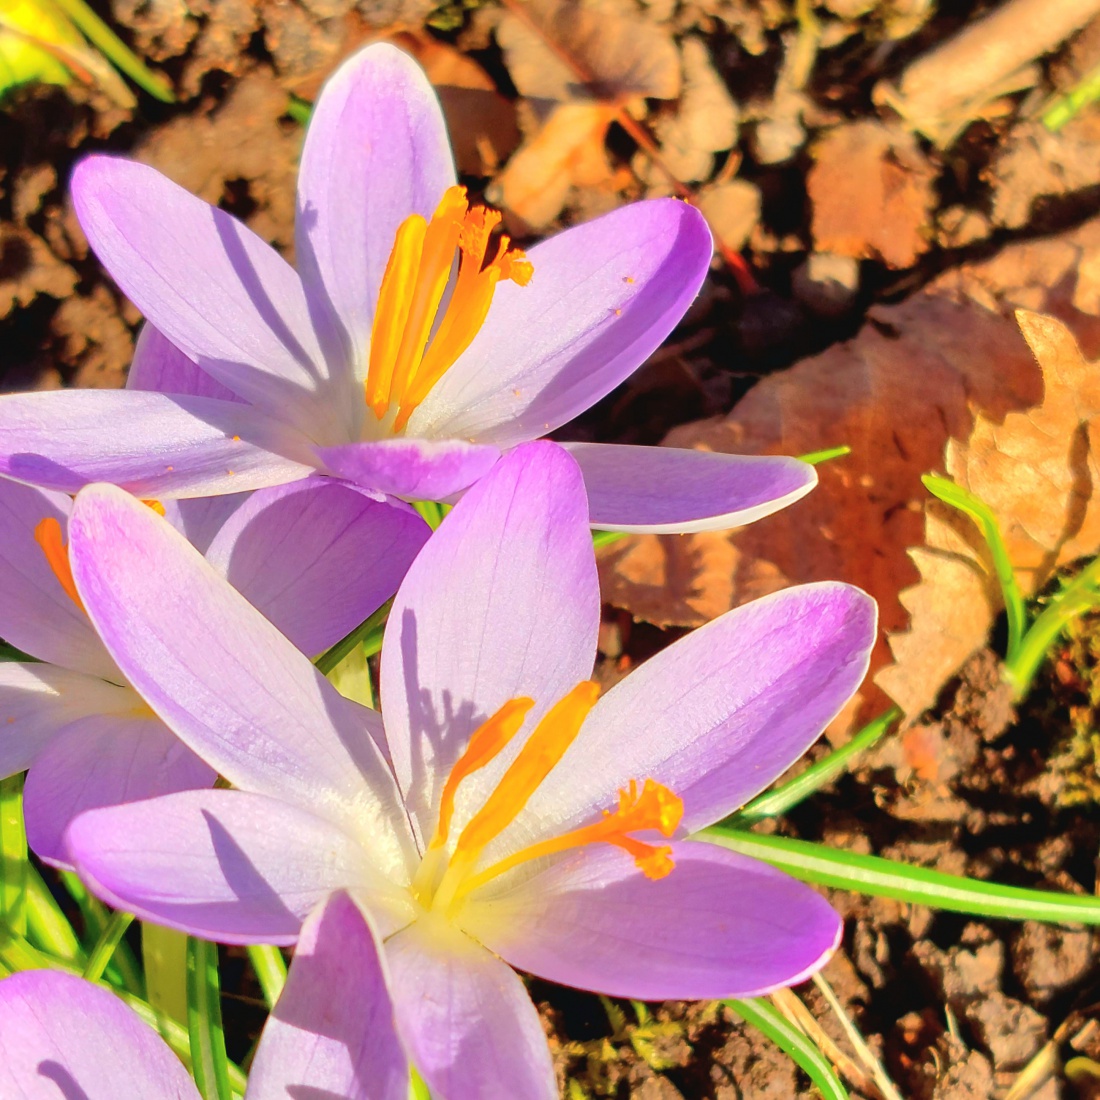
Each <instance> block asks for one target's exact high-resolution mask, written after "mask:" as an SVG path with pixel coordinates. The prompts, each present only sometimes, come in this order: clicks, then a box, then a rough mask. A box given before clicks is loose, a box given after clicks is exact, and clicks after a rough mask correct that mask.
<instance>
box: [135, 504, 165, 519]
mask: <svg viewBox="0 0 1100 1100" xmlns="http://www.w3.org/2000/svg"><path fill="white" fill-rule="evenodd" d="M141 503H142V504H144V505H145V507H146V508H152V509H153V511H154V512H156V514H157V515H158V516H163V515H164V505H163V504H161V502H160V501H159V500H143V501H142V502H141Z"/></svg>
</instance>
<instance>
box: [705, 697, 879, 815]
mask: <svg viewBox="0 0 1100 1100" xmlns="http://www.w3.org/2000/svg"><path fill="white" fill-rule="evenodd" d="M900 717H901V711H900V710H898V708H897V707H892V708H891V709H890V710H888V711H887V712H886V713H885V714H880V715H879V716H878V717H877V718H875V719H874V720H872V721H871V722H868V723H867V725H866V726H864V727H863V729H861V730H860V731H859V733H857V734H856V735H855V736H854V737H853V738H852V739H851V740H850V741H849V742H848V743H847V744H846V745H842V746H841V747H840V748H839V749H837V750H836V751H835V752H831V753H829V755H828V756H826V757H824V758H823V759H821V760H819V761H818V762H817V763H816V764H812V765H811V766H810V767H808V768H807V769H806V770H805V771H804V772H802V774H801V775H796V776H795V777H794V779H791V780H789V781H788V782H786V783H784V784H783V785H782V786H780V787H776V788H775V790H773V791H765V792H764V793H763V794H761V795H757V796H756V798H754V799H753V800H752V801H751V802H750V803H749V804H748V805H747V806H744V807H742V809H740V810H739V811H738V812H737V813H735V814H734V815H733V816H732V817H731V818H729V819H727V820H726V821H725V822H724V823H723V824H725V825H728V826H742V825H751V824H752V823H753V822H754V821H759V820H760V819H761V818H764V817H778V816H779V814H784V813H786V812H787V811H788V810H789V809H790V808H791V807H792V806H797V805H798V803H799V802H802V801H804V800H805V799H806V798H808V797H809V796H810V795H811V794H813V793H814V792H815V791H818V790H820V789H821V788H822V787H824V786H825V784H826V783H828V782H829V781H830V780H831V779H833V778H835V777H836V776H837V775H839V774H840V773H841V772H843V771H846V770H847V769H848V767H849V765H850V764H851V762H852V761H853V760H854V759H855V758H856V757H857V756H858V755H859V754H860V753H861V752H866V750H867V749H869V748H870V747H871V746H872V745H873V744H874V743H875V742H876V741H877V740H878V739H879V738H880V737H882V735H883V734H884V733H885V732H886V731H887V730H888V729H889V728H890V727H891V726H892V725H893V724H894V722H896V721H897V720H898V719H899V718H900Z"/></svg>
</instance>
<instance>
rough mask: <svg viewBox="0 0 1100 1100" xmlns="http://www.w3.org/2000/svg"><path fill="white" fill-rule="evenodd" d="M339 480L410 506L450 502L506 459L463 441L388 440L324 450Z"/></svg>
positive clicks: (324, 458)
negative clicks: (410, 502)
mask: <svg viewBox="0 0 1100 1100" xmlns="http://www.w3.org/2000/svg"><path fill="white" fill-rule="evenodd" d="M317 454H318V456H319V457H320V459H321V461H322V462H323V463H324V464H325V467H326V468H327V469H328V470H329V471H330V472H331V473H333V474H335V475H336V476H337V477H342V478H345V479H346V480H348V481H351V482H354V483H355V484H356V485H361V486H362V487H363V488H364V489H373V490H375V491H376V492H379V493H390V494H391V495H393V496H395V497H405V498H406V499H407V500H444V499H446V498H447V497H449V496H452V495H453V494H455V493H460V492H462V490H463V489H465V488H467V487H468V486H470V485H472V484H473V483H474V482H475V481H477V479H478V478H480V477H483V476H484V475H485V474H487V473H488V472H489V471H490V470H491V469H492V468H493V465H494V464H495V463H496V461H497V460H498V459H499V458H500V451H499V450H498V449H497V448H496V447H482V446H478V445H476V444H473V443H464V442H462V440H460V439H439V440H432V439H384V440H381V441H380V442H377V443H349V444H347V445H346V446H344V447H318V448H317Z"/></svg>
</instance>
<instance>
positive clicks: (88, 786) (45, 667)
mask: <svg viewBox="0 0 1100 1100" xmlns="http://www.w3.org/2000/svg"><path fill="white" fill-rule="evenodd" d="M135 503H136V502H135ZM171 503H172V502H169V504H171ZM233 503H234V508H233V509H232V510H231V511H230V513H229V514H228V517H227V518H226V517H225V516H224V515H222V516H219V515H218V509H217V507H216V506H215V507H213V508H211V507H209V506H208V505H207V502H204V501H181V502H179V504H180V507H179V508H176V509H173V510H172V512H171V513H169V514H170V515H172V517H173V519H174V520H175V521H176V522H177V523H178V524H179V525H181V526H182V527H184V528H185V529H186V528H190V529H191V530H192V531H193V532H194V533H195V537H197V538H199V539H200V540H201V542H202V543H203V545H204V549H205V550H206V559H207V561H208V562H209V564H210V567H211V568H213V569H214V570H216V571H217V572H218V573H219V574H220V575H222V576H224V577H226V578H227V579H228V581H229V583H231V584H233V585H234V586H235V587H236V588H237V589H238V590H239V591H240V592H243V593H244V595H245V596H246V597H247V598H248V599H249V600H251V601H252V603H253V604H254V605H255V606H256V607H258V608H260V610H261V611H263V612H264V614H266V615H267V617H268V618H269V619H270V620H271V621H272V622H273V623H275V625H276V626H277V627H278V628H279V629H280V630H281V631H282V632H283V633H284V634H286V635H287V637H288V638H290V639H291V641H292V642H293V643H294V644H295V645H296V646H298V647H299V648H300V649H301V650H302V651H303V652H304V653H306V654H310V655H313V654H316V653H319V652H321V651H323V650H324V649H327V648H328V647H329V646H330V645H332V644H333V643H335V642H337V641H339V639H340V638H342V637H343V636H344V635H345V634H347V633H348V631H350V630H352V629H353V628H354V627H355V626H357V625H358V624H359V623H360V622H362V621H363V620H364V619H365V618H366V617H367V616H368V615H370V614H371V613H372V612H373V611H374V610H376V609H377V608H378V607H379V606H381V604H382V603H383V602H384V601H385V600H387V599H388V598H389V597H390V596H391V595H393V593H394V592H395V591H396V589H397V586H398V584H399V582H400V581H401V578H402V577H403V576H404V574H405V570H406V569H407V568H408V567H409V564H410V563H411V562H412V560H413V558H414V557H415V556H416V554H417V552H418V551H419V550H420V548H421V546H423V545H424V542H425V541H426V540H427V537H428V534H429V529H428V526H427V524H426V523H424V521H423V520H422V519H421V518H420V517H419V516H417V515H416V514H415V513H414V512H413V511H412V509H411V508H409V507H408V506H407V505H405V504H394V503H391V502H387V501H385V500H383V499H380V498H378V497H377V496H376V495H375V494H371V493H368V492H366V491H364V490H361V489H359V488H357V487H356V486H354V485H351V484H349V483H347V482H340V481H334V480H332V479H331V478H318V477H313V478H309V479H307V480H305V481H300V482H297V483H295V484H292V485H286V486H280V487H278V488H273V489H261V490H258V491H257V492H255V493H253V494H251V495H250V496H247V499H244V500H243V502H241V501H235V502H233ZM136 506H137V507H139V508H144V505H142V504H136ZM71 509H72V501H71V500H70V499H69V497H67V496H65V495H64V494H62V493H52V492H47V491H45V490H42V489H35V488H32V487H30V486H26V485H19V484H17V483H16V482H13V481H7V480H3V479H0V637H3V638H4V639H5V640H6V641H8V642H9V643H11V644H12V645H14V646H16V647H17V648H19V649H21V650H22V651H23V652H24V653H27V654H28V655H30V656H32V657H34V658H36V660H35V661H34V662H22V661H12V662H5V663H2V664H0V777H3V776H8V775H14V774H16V773H18V772H21V771H24V770H25V769H27V768H30V773H29V775H28V776H27V784H26V788H25V792H24V812H25V815H26V822H27V834H28V839H29V841H30V844H31V847H32V848H33V849H34V851H35V852H36V853H37V854H38V855H39V856H40V857H42V858H43V859H45V860H47V861H48V862H51V863H62V864H64V863H65V861H66V856H65V851H64V847H63V844H62V837H63V835H64V832H65V829H66V827H67V826H68V823H69V821H70V820H71V819H72V818H73V816H74V815H76V814H77V813H79V812H81V811H82V810H86V809H88V808H90V807H92V806H104V805H113V804H115V803H119V802H126V801H131V800H133V799H141V798H149V797H151V796H153V795H156V794H164V793H167V792H169V791H178V790H190V789H193V788H196V787H209V786H210V785H211V784H212V783H213V782H214V779H215V772H214V771H213V770H212V769H211V768H210V767H209V766H208V765H207V764H205V763H204V762H203V761H202V760H200V759H199V757H197V756H196V755H195V754H194V753H193V752H192V751H191V750H190V749H189V748H187V747H186V746H185V745H183V744H182V743H181V742H180V741H179V740H177V738H176V737H175V736H174V735H173V734H172V732H171V731H170V730H169V729H168V727H167V726H165V725H164V723H163V722H161V721H160V719H159V718H157V716H156V715H155V714H154V713H153V712H152V711H151V710H150V709H149V708H148V706H146V705H145V703H144V702H143V701H142V699H141V697H140V695H138V694H137V692H135V691H134V689H133V688H132V687H130V685H129V682H128V681H127V679H126V676H125V675H124V674H123V672H122V671H121V670H120V669H119V667H118V665H117V664H116V663H115V662H114V661H113V660H112V658H111V656H110V654H109V653H108V651H107V650H106V649H105V648H104V646H103V643H102V642H101V641H100V640H99V637H98V635H97V634H96V632H95V628H94V627H93V626H92V624H91V622H90V621H89V619H88V616H87V615H86V614H85V612H84V608H83V604H82V603H81V600H80V596H79V594H78V593H77V591H76V588H75V587H74V585H73V580H72V574H71V572H70V566H69V555H68V551H67V549H66V546H65V543H66V538H67V536H66V527H67V525H68V521H69V513H70V511H71ZM145 510H148V509H145ZM149 514H150V516H152V515H153V513H152V512H151V511H150V512H149ZM212 519H220V520H221V524H220V527H217V528H216V529H215V528H214V525H213V524H212V523H211V520H212ZM132 567H133V568H135V569H137V570H139V571H142V572H149V571H153V570H159V569H161V568H162V566H161V564H160V563H158V562H154V561H146V562H138V561H135V562H133V563H132ZM164 568H170V563H165V564H164ZM164 580H165V581H170V577H169V575H168V574H165V576H164ZM178 614H179V615H180V616H181V617H186V616H189V615H191V614H192V612H191V611H190V610H188V609H186V608H180V609H179V610H178Z"/></svg>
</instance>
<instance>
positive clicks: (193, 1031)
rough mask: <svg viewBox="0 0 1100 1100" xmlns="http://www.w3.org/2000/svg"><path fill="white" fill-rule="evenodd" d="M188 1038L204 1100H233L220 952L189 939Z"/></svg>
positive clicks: (192, 1068)
mask: <svg viewBox="0 0 1100 1100" xmlns="http://www.w3.org/2000/svg"><path fill="white" fill-rule="evenodd" d="M187 1034H188V1036H189V1038H190V1042H191V1073H192V1075H193V1076H194V1078H195V1084H196V1085H197V1086H198V1090H199V1094H200V1095H201V1096H202V1097H203V1100H232V1094H231V1090H230V1085H229V1059H228V1058H227V1057H226V1054H225V1034H224V1033H223V1031H222V1002H221V983H220V981H219V979H218V948H217V945H216V944H213V943H209V942H208V941H206V940H200V939H196V938H195V937H194V936H188V937H187Z"/></svg>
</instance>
